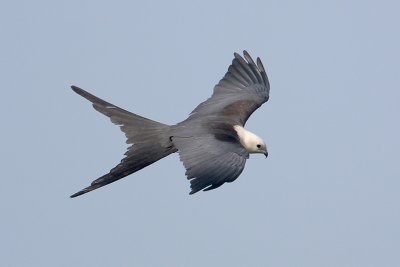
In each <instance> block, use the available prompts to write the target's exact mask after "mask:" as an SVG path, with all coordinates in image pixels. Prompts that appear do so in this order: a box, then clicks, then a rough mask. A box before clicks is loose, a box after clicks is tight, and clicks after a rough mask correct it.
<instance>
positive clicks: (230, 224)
mask: <svg viewBox="0 0 400 267" xmlns="http://www.w3.org/2000/svg"><path fill="white" fill-rule="evenodd" d="M399 9H400V4H398V1H198V2H188V1H158V2H156V1H140V2H139V1H108V2H105V1H63V2H61V1H40V0H39V1H2V2H1V4H0V25H1V26H0V34H1V42H0V47H1V56H0V57H1V59H0V73H1V100H2V105H1V106H0V112H1V114H2V127H1V139H0V145H1V150H0V157H1V165H2V168H1V169H2V175H1V177H2V178H1V186H0V212H1V214H0V215H1V222H0V225H1V227H0V251H1V252H0V254H1V256H0V265H1V266H44V267H45V266H285V267H286V266H307V267H312V266H315V267H320V266H325V267H329V266H332V267H337V266H341V267H346V266H363V267H368V266H400V254H399V251H400V227H399V226H400V207H399V203H400V194H399V191H400V156H399V151H400V138H399V137H400V123H399V122H400V119H399V116H400V105H399V100H400V88H399V84H400V64H399V61H400V52H399V47H400V30H399V25H400V19H399V12H398V11H399ZM243 49H247V50H248V51H249V52H250V53H251V55H252V56H253V57H254V58H255V57H257V56H259V57H261V58H262V60H263V62H264V65H265V67H266V69H267V71H268V75H269V78H270V82H271V96H270V100H269V102H267V103H266V104H265V105H264V106H262V107H261V108H260V109H259V110H257V111H256V112H255V113H254V114H253V116H252V117H251V118H250V120H249V121H248V123H247V125H246V126H247V128H248V129H250V130H251V131H253V132H255V133H257V134H258V135H260V136H262V137H263V138H264V139H265V140H266V142H267V144H268V147H269V155H270V156H269V157H268V159H265V158H264V157H263V156H262V155H252V156H251V157H250V160H248V161H247V165H246V168H245V170H244V172H243V173H242V175H241V176H240V177H239V178H238V179H237V180H236V181H235V182H234V183H231V184H225V185H224V186H222V187H221V188H219V189H218V190H214V191H210V192H206V193H202V192H201V193H198V194H195V195H193V196H189V195H188V193H189V191H190V189H189V182H188V181H187V180H186V177H185V175H184V173H185V170H184V167H183V165H182V164H181V162H180V161H179V158H178V155H177V154H174V155H171V156H169V157H168V158H165V159H163V160H161V161H159V162H157V163H156V164H154V165H152V166H151V167H148V168H146V169H143V170H142V171H140V172H138V173H136V174H134V175H131V176H130V177H128V178H126V179H123V180H121V181H119V182H117V183H114V184H112V185H109V186H107V187H104V188H102V189H100V190H96V191H94V192H92V193H90V194H87V195H84V196H82V197H79V198H76V199H70V198H69V195H71V194H72V193H74V192H76V191H78V190H80V189H82V188H83V187H85V186H87V185H89V183H90V182H91V181H92V180H93V179H95V178H97V177H99V176H101V175H102V174H104V173H106V172H108V171H109V169H110V168H112V167H114V166H115V165H116V164H117V163H118V162H119V161H120V159H121V158H122V155H123V153H124V152H125V149H126V147H127V145H126V144H125V137H124V135H123V134H122V133H121V132H120V131H119V128H118V127H116V126H115V125H113V124H112V123H110V121H109V120H108V118H106V117H105V116H103V115H101V114H100V113H98V112H96V111H95V110H94V109H93V108H92V107H91V105H90V104H89V102H87V101H86V100H85V99H83V98H82V97H80V96H78V95H76V94H75V93H74V92H73V91H72V90H71V89H70V88H69V87H70V85H72V84H74V85H78V86H80V87H82V88H84V89H86V90H88V91H90V92H91V93H93V94H95V95H97V96H99V97H101V98H103V99H105V100H107V101H109V102H111V103H113V104H116V105H118V106H120V107H123V108H125V109H128V110H130V111H132V112H135V113H138V114H140V115H143V116H146V117H149V118H151V119H154V120H158V121H161V122H164V123H169V124H174V123H177V122H179V121H181V120H183V119H185V118H186V117H187V115H188V114H189V113H190V111H191V110H192V109H193V108H194V107H195V106H196V105H197V104H198V103H200V102H201V101H203V100H205V99H206V98H207V97H209V96H210V95H211V93H212V89H213V86H214V85H215V84H216V83H217V82H218V81H219V79H221V78H222V76H223V75H224V74H225V72H226V70H227V67H228V66H229V64H230V63H231V60H232V58H233V52H235V51H237V52H241V51H242V50H243Z"/></svg>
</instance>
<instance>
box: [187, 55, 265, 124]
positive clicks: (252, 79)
mask: <svg viewBox="0 0 400 267" xmlns="http://www.w3.org/2000/svg"><path fill="white" fill-rule="evenodd" d="M234 56H235V58H234V59H233V61H232V64H231V65H230V66H229V68H228V72H227V73H226V74H225V76H224V77H223V78H222V80H220V81H219V83H218V84H217V85H216V86H215V87H214V93H213V95H212V96H211V97H210V98H209V99H207V100H206V101H204V102H203V103H201V104H200V105H198V106H197V107H196V108H195V109H194V110H193V111H192V113H191V114H190V116H189V119H195V118H199V117H204V116H210V115H213V116H215V115H217V116H218V115H219V116H226V117H229V119H230V120H232V121H233V122H234V123H236V124H239V125H244V124H245V123H246V121H247V119H248V118H249V117H250V115H251V114H252V113H253V112H254V111H255V110H256V109H257V108H259V107H260V106H261V105H262V104H263V103H265V102H267V101H268V98H269V88H270V86H269V81H268V77H267V73H266V72H265V69H264V66H263V64H262V63H261V60H260V58H257V63H255V62H254V60H253V59H252V58H251V57H250V55H249V53H247V51H243V56H244V58H243V57H241V56H240V55H239V54H237V53H235V54H234Z"/></svg>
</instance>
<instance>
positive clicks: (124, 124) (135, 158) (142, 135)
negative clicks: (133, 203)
mask: <svg viewBox="0 0 400 267" xmlns="http://www.w3.org/2000/svg"><path fill="white" fill-rule="evenodd" d="M72 90H74V91H75V92H76V93H77V94H79V95H81V96H83V97H84V98H86V99H87V100H89V101H90V102H92V104H93V107H94V108H95V109H96V110H97V111H99V112H101V113H103V114H104V115H106V116H107V117H109V118H110V119H111V121H112V122H113V123H114V124H117V125H119V126H120V128H121V130H122V131H123V132H124V133H125V135H126V138H127V141H126V142H127V143H128V144H132V145H131V146H130V147H129V148H128V150H127V151H126V153H125V156H126V157H125V158H123V159H122V160H121V162H120V163H119V164H118V165H117V166H115V167H114V168H113V169H111V170H110V172H109V173H107V174H105V175H103V176H101V177H100V178H98V179H96V180H94V181H93V182H92V183H91V185H90V186H88V187H86V188H84V189H82V190H81V191H79V192H77V193H75V194H73V195H71V197H72V198H73V197H77V196H80V195H83V194H86V193H88V192H90V191H93V190H95V189H97V188H100V187H102V186H105V185H107V184H110V183H112V182H115V181H117V180H119V179H121V178H123V177H125V176H127V175H130V174H132V173H134V172H136V171H138V170H140V169H143V168H144V167H146V166H148V165H150V164H152V163H154V162H156V161H158V160H160V159H162V158H164V157H166V156H168V155H169V154H171V153H174V152H176V151H177V149H176V148H175V147H174V146H173V144H172V142H171V140H170V138H169V131H170V126H168V125H166V124H162V123H159V122H156V121H153V120H150V119H147V118H144V117H141V116H139V115H136V114H134V113H131V112H129V111H126V110H124V109H121V108H119V107H117V106H115V105H113V104H110V103H108V102H106V101H104V100H102V99H100V98H98V97H96V96H94V95H92V94H90V93H88V92H86V91H85V90H83V89H81V88H79V87H76V86H72Z"/></svg>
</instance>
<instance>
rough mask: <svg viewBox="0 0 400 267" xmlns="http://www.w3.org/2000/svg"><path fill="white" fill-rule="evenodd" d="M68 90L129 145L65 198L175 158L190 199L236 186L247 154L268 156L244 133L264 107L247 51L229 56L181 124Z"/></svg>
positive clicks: (263, 78) (258, 73) (262, 85)
mask: <svg viewBox="0 0 400 267" xmlns="http://www.w3.org/2000/svg"><path fill="white" fill-rule="evenodd" d="M71 87H72V90H74V91H75V92H76V93H77V94H79V95H81V96H82V97H84V98H86V99H87V100H89V101H90V102H92V104H93V107H94V109H96V110H97V111H99V112H100V113H102V114H104V115H106V116H107V117H109V118H110V119H111V121H112V122H113V123H114V124H116V125H119V126H120V128H121V130H122V132H124V133H125V136H126V138H127V141H126V143H127V144H131V146H130V147H128V149H127V151H126V153H125V157H124V158H123V159H122V160H121V162H120V163H119V164H118V165H117V166H115V167H114V168H112V169H111V170H110V172H109V173H107V174H105V175H103V176H101V177H100V178H98V179H96V180H94V181H93V182H92V183H91V184H90V186H88V187H86V188H84V189H82V190H81V191H79V192H77V193H75V194H73V195H71V198H74V197H77V196H80V195H83V194H86V193H88V192H90V191H93V190H95V189H97V188H100V187H102V186H105V185H107V184H110V183H113V182H115V181H117V180H119V179H121V178H124V177H125V176H128V175H130V174H132V173H134V172H137V171H138V170H140V169H143V168H144V167H146V166H148V165H150V164H152V163H154V162H156V161H158V160H160V159H162V158H164V157H166V156H168V155H170V154H172V153H175V152H178V153H179V156H180V160H181V161H182V162H183V165H184V167H185V169H186V176H187V179H189V180H190V187H191V191H190V194H194V193H196V192H198V191H200V190H203V191H208V190H212V189H215V188H217V187H220V186H221V185H223V184H224V183H230V182H233V181H234V180H236V178H237V177H238V176H239V175H240V174H241V172H242V171H243V169H244V165H245V163H246V159H247V158H249V153H261V154H264V155H265V156H266V157H267V156H268V152H267V146H266V144H265V142H264V141H263V140H262V139H261V138H260V137H258V136H257V135H255V134H254V133H252V132H250V131H248V130H246V129H245V128H244V125H245V123H246V121H247V119H248V118H249V117H250V115H251V114H252V113H253V112H254V111H255V110H256V109H257V108H259V107H260V106H261V105H262V104H263V103H265V102H267V101H268V98H269V89H270V86H269V81H268V77H267V74H266V72H265V69H264V66H263V64H262V63H261V60H260V58H257V61H256V62H254V60H253V59H252V58H251V57H250V55H249V53H247V51H243V57H242V56H240V55H239V54H237V53H235V54H234V59H233V61H232V64H231V65H230V66H229V68H228V72H227V73H226V74H225V76H224V77H223V78H222V79H221V80H220V81H219V83H218V84H217V85H216V86H215V87H214V92H213V94H212V96H211V97H210V98H208V99H207V100H206V101H204V102H202V103H200V104H199V105H198V106H197V107H196V108H195V109H194V110H193V111H192V112H191V113H190V115H189V117H188V118H187V119H186V120H184V121H182V122H180V123H177V124H176V125H172V126H170V125H166V124H163V123H159V122H156V121H153V120H150V119H147V118H144V117H142V116H139V115H136V114H134V113H131V112H129V111H126V110H124V109H122V108H119V107H117V106H115V105H113V104H110V103H108V102H106V101H104V100H102V99H100V98H98V97H96V96H94V95H92V94H90V93H88V92H86V91H85V90H83V89H81V88H79V87H76V86H71Z"/></svg>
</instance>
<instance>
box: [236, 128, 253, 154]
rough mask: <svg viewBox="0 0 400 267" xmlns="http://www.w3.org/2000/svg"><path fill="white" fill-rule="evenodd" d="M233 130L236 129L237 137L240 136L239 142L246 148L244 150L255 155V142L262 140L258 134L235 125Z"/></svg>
mask: <svg viewBox="0 0 400 267" xmlns="http://www.w3.org/2000/svg"><path fill="white" fill-rule="evenodd" d="M233 128H234V129H235V131H236V133H237V135H238V136H239V141H240V143H241V144H242V146H244V148H245V149H246V150H247V152H249V153H255V152H256V151H254V147H255V146H254V142H257V140H259V139H260V137H258V136H257V135H256V134H254V133H252V132H250V131H248V130H246V129H245V128H243V127H242V126H240V125H234V126H233Z"/></svg>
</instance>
